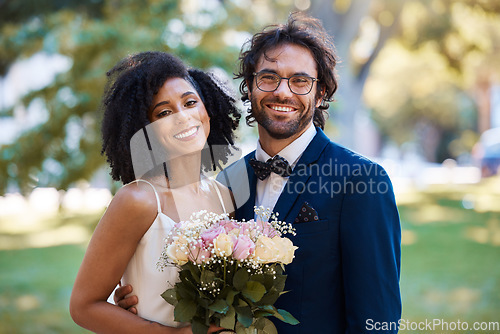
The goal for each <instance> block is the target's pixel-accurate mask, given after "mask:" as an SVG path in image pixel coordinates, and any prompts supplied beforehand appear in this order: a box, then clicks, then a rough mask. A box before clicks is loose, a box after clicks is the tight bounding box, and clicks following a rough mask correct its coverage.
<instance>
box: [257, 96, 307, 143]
mask: <svg viewBox="0 0 500 334" xmlns="http://www.w3.org/2000/svg"><path fill="white" fill-rule="evenodd" d="M311 107H312V105H310V106H309V109H308V110H304V111H302V113H301V114H300V115H298V116H299V117H296V118H293V119H291V120H289V121H287V122H280V121H275V120H273V119H271V118H270V117H268V116H267V115H266V113H265V112H264V111H263V108H262V107H261V106H260V105H259V104H258V103H257V102H256V101H255V99H254V98H253V97H252V99H251V108H252V109H251V113H252V116H253V117H254V118H255V120H256V121H257V123H258V124H259V125H260V126H262V127H263V128H264V129H265V130H266V131H267V133H268V134H269V135H270V136H271V137H272V138H274V139H287V138H290V137H292V136H293V135H295V134H297V133H300V132H302V131H303V130H304V129H305V128H306V127H307V125H309V123H310V122H311V119H312V117H313V115H314V110H312V111H311Z"/></svg>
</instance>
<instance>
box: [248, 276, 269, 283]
mask: <svg viewBox="0 0 500 334" xmlns="http://www.w3.org/2000/svg"><path fill="white" fill-rule="evenodd" d="M265 280H266V279H265V275H264V274H255V275H252V276H250V281H255V282H259V283H262V284H264V285H265Z"/></svg>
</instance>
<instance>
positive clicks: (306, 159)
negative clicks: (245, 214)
mask: <svg viewBox="0 0 500 334" xmlns="http://www.w3.org/2000/svg"><path fill="white" fill-rule="evenodd" d="M316 130H317V133H316V135H315V136H314V138H313V140H312V141H311V142H310V143H309V145H308V146H307V148H306V150H305V151H304V153H303V154H302V156H301V158H300V159H299V161H298V163H297V164H296V165H295V167H294V169H293V173H292V175H291V176H290V178H289V179H288V182H287V184H286V185H285V188H284V189H283V192H282V193H281V195H280V197H279V198H278V201H277V202H276V205H275V206H274V210H273V211H274V212H278V213H279V216H278V218H279V220H283V221H287V220H288V221H290V219H293V218H294V217H291V218H290V217H288V216H289V215H290V211H291V209H292V208H293V206H294V204H295V202H296V201H297V199H298V197H299V195H300V194H302V193H303V192H304V191H305V190H306V185H307V182H308V181H309V178H310V177H311V168H310V165H311V164H313V163H315V162H316V161H318V159H319V158H320V156H321V152H323V150H324V149H325V147H326V145H327V144H328V143H329V142H330V139H329V138H328V137H327V136H326V135H325V134H324V133H323V131H322V130H321V129H319V128H316ZM253 198H254V199H255V192H254V197H253Z"/></svg>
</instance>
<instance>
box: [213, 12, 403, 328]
mask: <svg viewBox="0 0 500 334" xmlns="http://www.w3.org/2000/svg"><path fill="white" fill-rule="evenodd" d="M336 62H337V57H336V55H335V52H334V49H333V43H331V38H330V37H329V36H328V35H327V34H326V32H325V30H324V28H323V27H322V25H321V24H320V22H319V21H318V20H316V19H313V18H310V17H307V16H303V15H301V14H292V15H291V16H290V17H289V19H288V22H287V23H286V24H285V25H278V26H271V27H268V28H266V29H264V30H263V31H262V32H260V33H258V34H256V35H254V36H253V38H252V40H251V41H250V43H249V48H248V50H246V51H244V52H242V54H241V56H240V72H239V73H238V78H242V79H243V81H242V84H241V86H240V91H241V92H242V94H243V97H242V100H243V101H250V102H251V108H250V110H249V115H248V116H247V123H251V122H253V121H256V122H257V124H258V133H259V142H258V144H257V150H256V151H254V152H252V153H250V154H249V155H247V156H246V157H245V158H244V159H242V160H240V161H239V162H238V163H236V164H235V165H233V166H231V167H229V168H228V169H226V170H225V171H224V175H223V177H221V178H220V179H221V180H226V181H227V184H228V186H229V187H231V189H232V191H233V193H234V195H235V199H236V202H237V204H238V207H239V208H238V209H237V210H236V218H237V219H242V218H245V219H251V218H253V217H254V211H253V210H254V205H257V206H260V205H262V206H264V207H268V208H273V211H274V212H278V213H279V218H280V220H283V221H287V222H291V223H293V225H294V227H295V229H296V236H294V237H291V239H292V241H293V242H294V244H295V245H296V246H298V247H299V248H298V250H297V251H296V252H295V259H294V261H293V262H292V263H291V264H290V265H288V266H287V267H286V273H287V275H288V277H287V281H286V286H285V290H288V291H289V292H288V293H286V294H284V295H282V296H281V297H280V298H279V299H278V302H277V305H276V306H277V307H279V308H283V309H285V310H287V311H289V312H290V313H291V314H292V315H293V316H294V317H296V318H297V319H298V320H299V321H300V324H298V325H295V326H292V325H287V324H285V323H282V322H280V321H279V320H277V321H274V323H275V325H276V327H277V329H278V332H279V333H286V334H295V333H297V334H298V333H301V334H309V333H332V334H341V333H342V334H344V333H348V334H360V333H372V332H376V330H375V329H377V328H382V327H383V326H382V325H383V324H385V327H384V330H383V333H397V329H396V328H395V324H396V323H397V322H398V320H399V318H400V316H401V298H400V291H399V272H400V238H401V231H400V223H399V216H398V212H397V208H396V204H395V200H394V194H393V190H392V185H391V182H390V180H389V178H388V176H387V174H386V172H385V171H384V170H383V169H382V167H380V166H379V165H377V164H376V163H374V162H372V161H370V160H368V159H366V158H364V157H362V156H360V155H358V154H356V153H354V152H352V151H350V150H348V149H346V148H344V147H341V146H339V145H337V144H335V143H333V142H331V141H330V140H329V139H328V137H326V136H325V134H324V133H323V131H322V128H323V126H324V123H325V117H324V113H325V110H326V109H327V108H328V104H327V102H328V101H330V100H331V98H332V97H333V94H334V93H335V91H336V89H337V80H336V75H335V65H336ZM266 163H267V164H266ZM287 165H288V166H287ZM252 169H254V170H252ZM242 173H248V176H246V174H245V175H243V174H242ZM242 176H243V177H242ZM246 177H248V180H249V185H250V187H249V190H250V196H249V198H248V194H240V193H239V189H241V187H239V186H238V182H241V180H242V179H246ZM243 188H247V189H248V187H243ZM247 198H248V199H247ZM239 201H240V203H238V202H239ZM386 328H390V330H386Z"/></svg>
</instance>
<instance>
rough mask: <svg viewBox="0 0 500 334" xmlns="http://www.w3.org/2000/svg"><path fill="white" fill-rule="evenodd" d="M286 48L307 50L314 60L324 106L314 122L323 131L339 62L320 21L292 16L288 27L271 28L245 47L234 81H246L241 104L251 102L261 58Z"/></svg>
mask: <svg viewBox="0 0 500 334" xmlns="http://www.w3.org/2000/svg"><path fill="white" fill-rule="evenodd" d="M284 44H296V45H300V46H303V47H306V48H307V49H309V50H310V51H311V53H312V54H313V56H314V60H315V62H316V66H317V71H318V81H317V84H318V86H317V90H316V99H321V100H322V102H321V105H320V106H319V107H318V108H316V109H315V110H314V118H313V122H314V125H315V126H318V127H320V128H321V129H323V128H324V125H325V117H326V116H328V113H327V111H326V110H327V109H328V107H329V105H328V102H331V101H332V99H333V94H334V93H335V91H336V90H337V75H336V71H335V66H336V65H337V62H338V59H337V55H336V53H335V47H334V44H333V40H332V38H331V37H330V36H329V35H328V33H327V32H326V30H325V29H324V27H323V25H322V24H321V21H320V20H318V19H316V18H313V17H310V16H306V15H305V14H303V13H300V12H294V13H291V14H290V16H289V17H288V21H287V23H286V24H280V25H269V26H267V27H265V28H264V29H263V30H262V32H260V33H257V34H255V35H254V36H253V37H252V39H251V40H249V41H248V42H247V43H246V50H245V47H244V48H243V49H242V52H241V54H240V57H239V61H240V67H239V72H238V73H236V77H235V78H236V79H240V78H241V79H243V80H242V81H241V84H240V92H241V94H242V97H241V100H242V101H243V102H245V103H247V102H248V101H249V100H250V99H249V96H248V90H252V85H253V73H254V72H255V68H256V66H257V62H258V61H259V59H260V57H261V56H262V55H263V56H264V57H266V59H269V58H268V57H267V55H266V52H268V51H270V50H272V49H274V48H276V47H277V46H281V45H284ZM243 50H245V51H243ZM248 84H249V85H250V87H248ZM323 91H324V93H323ZM246 122H247V124H248V125H251V124H252V123H253V122H255V117H254V116H253V114H252V110H251V109H249V114H248V115H247V116H246Z"/></svg>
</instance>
